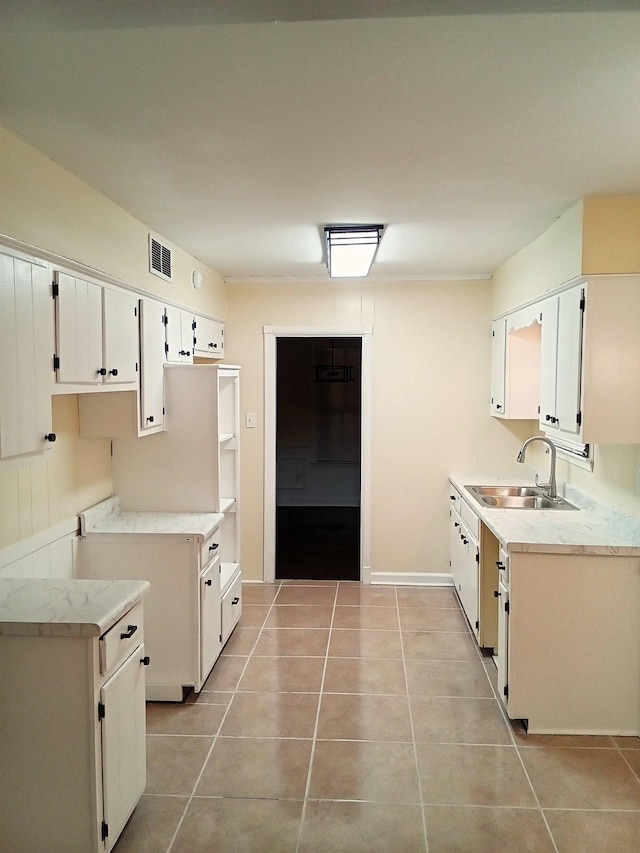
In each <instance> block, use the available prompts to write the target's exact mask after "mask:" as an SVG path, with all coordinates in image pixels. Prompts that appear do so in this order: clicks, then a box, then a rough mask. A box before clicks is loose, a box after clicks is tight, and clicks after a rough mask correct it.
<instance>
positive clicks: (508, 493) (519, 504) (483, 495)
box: [465, 486, 578, 510]
mask: <svg viewBox="0 0 640 853" xmlns="http://www.w3.org/2000/svg"><path fill="white" fill-rule="evenodd" d="M465 489H467V490H468V491H469V492H471V494H472V496H473V497H474V498H475V499H476V500H477V501H478V502H479V503H481V504H484V506H488V507H493V508H495V509H569V510H577V509H578V507H577V506H574V505H573V504H571V503H569V501H565V500H564V498H555V499H553V498H550V497H549V496H548V495H546V494H545V493H544V492H543V491H542V489H536V488H534V487H533V486H465Z"/></svg>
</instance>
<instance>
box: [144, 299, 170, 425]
mask: <svg viewBox="0 0 640 853" xmlns="http://www.w3.org/2000/svg"><path fill="white" fill-rule="evenodd" d="M139 310H140V362H141V363H140V429H141V430H153V431H154V432H155V431H157V429H158V426H160V427H162V425H163V424H164V345H165V324H164V305H162V304H161V303H159V302H156V301H155V300H153V299H141V300H140V306H139Z"/></svg>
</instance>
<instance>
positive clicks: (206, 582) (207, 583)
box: [204, 578, 213, 586]
mask: <svg viewBox="0 0 640 853" xmlns="http://www.w3.org/2000/svg"><path fill="white" fill-rule="evenodd" d="M212 583H213V581H212V580H211V578H209V580H208V581H205V582H204V585H205V586H211V584H212Z"/></svg>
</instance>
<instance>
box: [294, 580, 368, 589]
mask: <svg viewBox="0 0 640 853" xmlns="http://www.w3.org/2000/svg"><path fill="white" fill-rule="evenodd" d="M343 583H349V581H330V580H322V581H310V580H283V581H282V589H286V588H287V587H290V586H310V587H316V588H317V587H320V586H330V587H332V588H333V589H337V588H338V586H341V585H342V584H343ZM353 583H357V581H353Z"/></svg>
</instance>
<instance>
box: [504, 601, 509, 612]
mask: <svg viewBox="0 0 640 853" xmlns="http://www.w3.org/2000/svg"><path fill="white" fill-rule="evenodd" d="M504 612H505V613H508V612H509V602H508V601H505V604H504Z"/></svg>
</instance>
